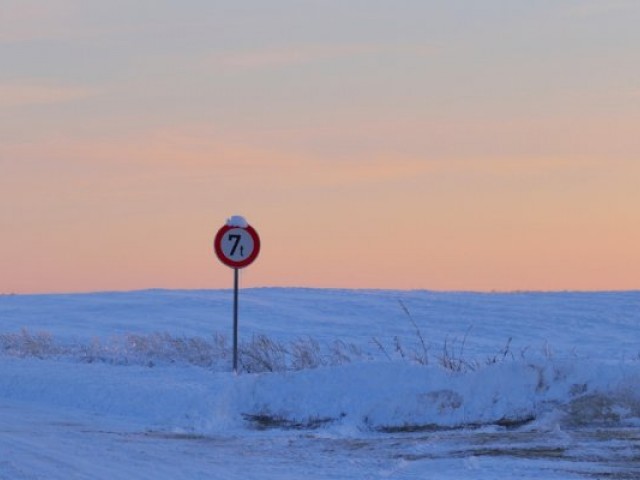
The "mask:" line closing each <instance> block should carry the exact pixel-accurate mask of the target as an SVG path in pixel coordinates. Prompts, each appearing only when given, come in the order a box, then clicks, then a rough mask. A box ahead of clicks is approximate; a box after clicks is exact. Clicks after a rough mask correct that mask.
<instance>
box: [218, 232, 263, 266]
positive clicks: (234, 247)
mask: <svg viewBox="0 0 640 480" xmlns="http://www.w3.org/2000/svg"><path fill="white" fill-rule="evenodd" d="M254 249H255V242H254V241H253V236H252V235H251V234H250V233H249V232H248V231H247V230H246V229H245V228H230V229H229V230H227V231H226V232H224V234H223V236H222V238H221V239H220V250H221V253H222V255H224V257H226V258H227V259H228V260H230V261H231V262H237V263H241V262H244V261H245V260H246V259H248V258H250V257H251V256H252V254H253V251H254Z"/></svg>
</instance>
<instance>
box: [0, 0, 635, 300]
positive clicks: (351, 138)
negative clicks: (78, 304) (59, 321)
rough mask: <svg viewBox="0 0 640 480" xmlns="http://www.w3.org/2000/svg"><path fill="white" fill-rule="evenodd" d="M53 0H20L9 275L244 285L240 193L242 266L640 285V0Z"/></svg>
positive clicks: (443, 286)
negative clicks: (233, 243)
mask: <svg viewBox="0 0 640 480" xmlns="http://www.w3.org/2000/svg"><path fill="white" fill-rule="evenodd" d="M56 3H59V4H60V5H59V6H60V7H61V8H58V9H50V8H47V9H44V8H41V7H38V5H37V2H9V4H8V7H6V8H7V11H8V12H9V13H10V14H9V15H6V16H4V17H0V32H4V33H0V56H2V58H3V64H4V65H6V68H3V69H2V72H0V174H1V175H0V233H1V237H0V238H1V240H0V246H1V247H2V248H0V266H1V267H0V268H1V270H2V273H1V274H0V293H34V292H81V291H99V290H131V289H143V288H229V287H230V286H231V281H232V272H231V270H230V269H228V268H227V267H224V266H223V265H222V264H221V263H219V262H218V261H217V259H216V258H215V255H214V253H213V250H212V245H211V243H212V241H213V237H214V235H215V232H216V231H217V229H218V228H219V227H221V226H222V225H223V224H224V222H225V220H226V218H227V217H229V216H231V215H234V214H240V215H243V216H245V217H246V218H247V219H248V220H249V222H250V223H251V224H252V225H253V226H254V227H255V228H256V229H257V231H258V232H259V234H260V236H261V239H262V251H261V254H260V257H259V258H258V259H257V261H256V262H255V263H254V264H253V265H251V266H250V267H248V268H246V269H245V270H243V272H242V277H241V278H242V285H243V286H245V287H253V286H304V287H347V288H392V289H434V290H479V291H492V290H500V291H512V290H622V289H638V288H640V273H639V272H640V248H639V247H638V246H639V245H640V209H639V208H638V206H639V205H640V188H639V187H638V186H639V185H640V135H639V134H638V133H639V126H640V95H638V92H639V91H640V65H639V63H638V62H637V58H636V56H637V49H634V46H637V45H640V33H639V32H638V29H637V28H636V27H637V24H638V23H640V5H639V4H638V3H637V2H624V1H622V2H612V5H611V6H610V7H609V8H595V6H596V4H597V3H599V2H595V1H594V2H589V1H585V2H580V8H578V6H577V5H578V3H577V2H563V5H554V6H552V5H545V6H542V5H537V6H536V5H530V6H519V7H515V6H513V7H510V8H509V9H506V8H499V7H498V2H493V1H490V2H486V4H484V7H479V6H478V5H477V4H475V3H474V2H468V4H467V6H468V9H460V8H455V7H453V6H451V5H447V4H446V2H408V3H407V5H406V6H405V8H402V9H401V8H398V7H393V6H392V5H391V3H389V4H388V5H387V6H384V5H383V4H379V5H375V6H370V7H369V8H368V10H367V12H366V13H367V14H366V15H364V13H365V12H363V11H362V10H361V8H362V7H356V6H355V4H354V5H353V6H348V5H345V4H344V3H343V2H338V1H335V2H334V1H328V2H326V3H324V4H322V6H321V5H320V4H318V3H312V2H297V3H296V2H291V1H286V2H285V1H282V2H279V1H277V2H274V3H273V4H271V3H270V5H271V7H267V6H264V5H263V4H259V3H255V4H254V2H249V3H250V4H251V5H253V6H254V7H255V8H253V9H248V10H247V9H242V8H240V7H238V6H234V5H236V4H234V3H233V2H228V3H225V2H217V3H216V2H213V3H211V4H210V5H203V4H201V3H197V2H191V1H187V2H181V3H180V4H179V5H178V4H177V3H176V4H175V5H173V6H170V5H168V4H167V5H163V6H161V7H158V8H153V9H152V8H150V7H149V8H145V7H144V6H143V3H144V2H141V3H140V6H137V7H135V8H133V9H127V8H124V9H123V8H121V7H122V5H125V4H124V3H123V2H119V1H118V2H115V3H114V4H113V5H111V4H100V3H95V4H93V3H91V2H89V3H88V4H87V3H86V2H80V1H79V0H78V1H75V0H65V1H62V0H61V1H59V2H56ZM463 3H464V2H463ZM483 3H484V2H483ZM614 4H615V5H614ZM119 5H120V6H119ZM572 5H574V6H572ZM589 5H591V6H592V7H594V8H591V9H590V8H587V7H588V6H589ZM276 6H277V7H278V8H276ZM12 19H13V20H12ZM5 27H6V28H5ZM634 59H635V60H634Z"/></svg>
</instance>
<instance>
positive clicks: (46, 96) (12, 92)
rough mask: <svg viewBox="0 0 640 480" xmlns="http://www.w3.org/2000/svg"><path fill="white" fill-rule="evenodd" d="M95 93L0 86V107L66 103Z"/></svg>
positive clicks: (22, 86)
mask: <svg viewBox="0 0 640 480" xmlns="http://www.w3.org/2000/svg"><path fill="white" fill-rule="evenodd" d="M97 93H98V92H97V91H96V90H92V89H89V88H83V87H63V86H52V85H20V84H0V107H4V108H8V107H21V106H28V105H47V104H53V103H66V102H70V101H74V100H79V99H84V98H88V97H91V96H94V95H96V94H97Z"/></svg>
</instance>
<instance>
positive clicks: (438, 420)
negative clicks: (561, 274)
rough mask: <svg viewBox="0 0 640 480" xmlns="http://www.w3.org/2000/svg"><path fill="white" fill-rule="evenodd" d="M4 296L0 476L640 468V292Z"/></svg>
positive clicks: (405, 474) (532, 475) (613, 474)
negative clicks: (237, 301)
mask: <svg viewBox="0 0 640 480" xmlns="http://www.w3.org/2000/svg"><path fill="white" fill-rule="evenodd" d="M231 302H232V293H231V292H230V291H228V290H225V291H222V290H219V291H163V290H150V291H140V292H127V293H96V294H82V295H80V294H78V295H3V296H0V479H5V478H6V479H40V478H42V479H45V478H46V479H50V478H51V479H68V478H87V479H89V478H91V479H101V478H105V479H106V478H109V479H112V478H149V479H165V478H166V479H175V478H216V479H217V478H220V479H236V478H238V479H240V478H242V479H248V478H249V479H253V478H256V479H260V478H269V479H270V478H296V479H298V478H308V479H314V478H332V479H333V478H362V479H377V478H392V479H394V478H401V479H404V478H407V479H409V478H412V479H417V478H421V479H422V478H426V479H458V480H465V479H497V478H501V479H505V478H507V479H509V478H519V479H571V478H593V479H599V478H603V479H604V478H607V479H612V478H613V479H637V478H640V292H601V293H570V292H567V293H526V292H523V293H505V294H502V293H491V294H479V293H463V292H460V293H442V292H428V291H374V290H315V289H248V290H243V291H242V292H241V305H240V342H241V345H240V351H241V358H240V360H241V366H242V370H243V371H242V372H241V373H240V374H239V375H234V374H233V373H232V372H231V371H230V370H231V352H230V344H231V342H230V337H231V307H232V305H231Z"/></svg>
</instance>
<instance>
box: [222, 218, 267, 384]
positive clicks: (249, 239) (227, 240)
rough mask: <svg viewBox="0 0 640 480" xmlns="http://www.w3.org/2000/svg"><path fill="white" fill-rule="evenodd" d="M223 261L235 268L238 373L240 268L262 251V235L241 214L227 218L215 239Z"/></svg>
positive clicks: (234, 298) (235, 359)
mask: <svg viewBox="0 0 640 480" xmlns="http://www.w3.org/2000/svg"><path fill="white" fill-rule="evenodd" d="M213 248H214V249H215V251H216V255H218V258H219V259H220V261H221V262H222V263H224V264H225V265H226V266H228V267H231V268H233V371H234V372H235V373H238V270H239V269H240V268H244V267H246V266H247V265H250V264H251V263H253V261H254V260H255V259H256V258H257V257H258V253H260V237H259V236H258V232H256V231H255V230H254V229H253V227H251V225H249V224H248V223H247V221H246V220H245V219H244V218H242V217H239V216H234V217H231V218H230V219H229V220H227V223H226V225H224V226H223V227H222V228H221V229H220V230H218V233H217V234H216V238H215V239H214V241H213Z"/></svg>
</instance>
